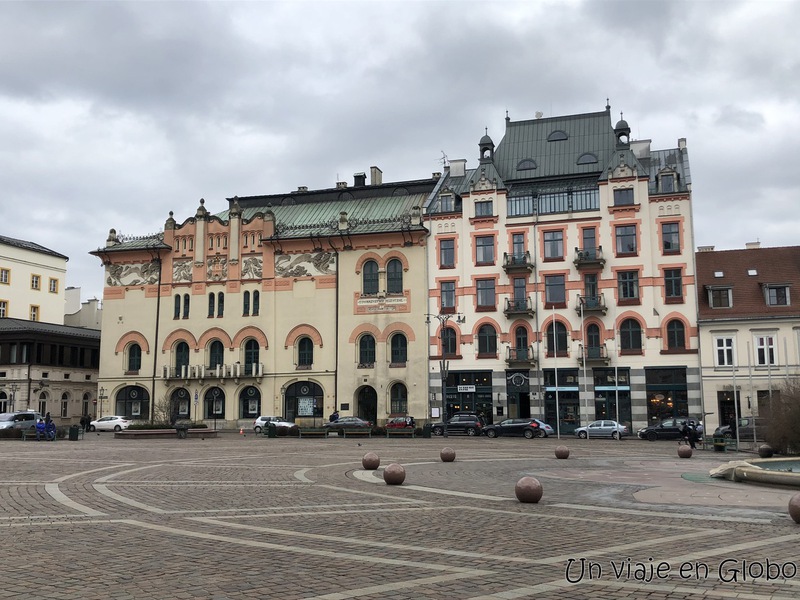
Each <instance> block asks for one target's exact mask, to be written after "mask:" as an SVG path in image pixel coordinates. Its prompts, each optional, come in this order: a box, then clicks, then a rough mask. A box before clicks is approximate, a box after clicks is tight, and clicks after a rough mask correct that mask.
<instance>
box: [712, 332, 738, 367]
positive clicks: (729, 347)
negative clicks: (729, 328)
mask: <svg viewBox="0 0 800 600" xmlns="http://www.w3.org/2000/svg"><path fill="white" fill-rule="evenodd" d="M735 346H736V344H735V339H734V337H732V336H722V335H720V336H714V366H715V367H733V366H734V364H735V360H736V354H735V349H736V347H735ZM720 359H722V360H720Z"/></svg>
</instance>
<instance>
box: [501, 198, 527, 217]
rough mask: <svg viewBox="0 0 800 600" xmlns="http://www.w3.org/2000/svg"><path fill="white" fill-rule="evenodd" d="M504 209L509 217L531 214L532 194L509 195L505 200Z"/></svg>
mask: <svg viewBox="0 0 800 600" xmlns="http://www.w3.org/2000/svg"><path fill="white" fill-rule="evenodd" d="M506 211H507V212H508V216H509V217H520V216H524V215H532V214H533V196H527V195H526V196H509V197H508V199H507V200H506Z"/></svg>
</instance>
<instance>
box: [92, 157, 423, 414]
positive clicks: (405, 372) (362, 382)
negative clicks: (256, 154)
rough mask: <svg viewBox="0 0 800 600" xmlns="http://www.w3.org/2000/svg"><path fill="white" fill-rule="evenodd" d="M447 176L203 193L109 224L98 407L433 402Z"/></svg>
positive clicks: (190, 410) (407, 409) (418, 410)
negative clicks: (187, 209)
mask: <svg viewBox="0 0 800 600" xmlns="http://www.w3.org/2000/svg"><path fill="white" fill-rule="evenodd" d="M438 183H439V179H438V177H436V176H434V177H432V178H430V179H426V180H421V181H411V182H400V183H387V184H384V183H383V182H382V174H381V171H380V169H378V168H377V167H373V168H372V170H371V173H370V183H369V184H367V182H366V175H364V174H357V175H356V176H355V181H354V185H352V186H348V185H347V184H345V183H344V182H339V183H337V186H336V187H335V188H332V189H328V190H317V191H308V190H307V189H305V188H299V189H298V190H297V191H296V192H293V193H286V194H279V195H272V196H255V197H247V198H233V199H230V200H229V207H228V210H225V211H221V212H220V213H219V214H217V215H212V214H211V213H209V212H208V210H207V209H206V207H205V203H204V202H203V201H202V200H201V202H200V206H199V207H198V209H197V211H196V212H195V214H194V215H193V216H191V217H189V218H186V219H184V220H183V221H182V222H178V221H176V220H175V219H174V218H173V217H172V215H170V218H169V219H168V220H167V222H166V224H165V227H164V232H163V234H157V235H152V236H143V237H141V238H127V239H123V238H120V237H119V236H117V235H116V233H115V232H114V231H113V230H112V231H111V234H110V236H109V238H108V241H107V243H106V246H105V247H104V248H100V249H98V250H96V251H94V252H92V254H94V255H96V256H97V257H99V258H100V259H101V260H102V261H103V263H104V264H105V266H106V281H105V290H104V298H103V313H102V314H103V317H102V318H103V327H102V330H103V345H102V356H101V363H100V385H101V386H102V388H103V391H104V393H103V394H102V395H103V396H105V398H104V399H103V404H102V413H103V414H112V413H115V414H121V415H127V416H129V417H133V418H139V419H145V418H150V417H151V416H154V415H156V416H157V415H158V414H159V413H161V412H163V409H164V408H165V407H166V410H167V411H168V412H169V413H170V416H171V418H173V419H175V418H177V419H191V420H194V421H205V422H206V423H208V424H209V425H212V424H213V426H216V427H232V426H233V427H237V428H238V427H245V428H248V427H250V426H251V425H252V421H253V420H254V419H255V418H256V417H257V416H258V415H269V414H273V415H281V416H285V417H287V418H289V419H291V420H294V421H296V422H298V423H299V424H301V425H314V424H316V425H320V424H321V422H322V421H323V420H326V419H327V416H328V415H329V414H330V413H332V412H333V411H334V410H338V411H339V413H340V415H341V416H345V415H357V416H360V417H362V418H365V419H367V420H370V421H373V422H377V423H382V422H385V421H386V420H387V419H388V418H389V417H390V415H410V416H415V417H418V418H419V417H423V418H424V416H425V415H426V414H427V413H428V395H427V389H426V381H427V364H428V362H427V354H426V353H427V337H426V330H425V323H424V319H425V317H424V314H425V312H426V294H427V284H426V273H425V244H426V240H427V231H426V230H425V228H424V227H423V225H422V221H421V207H422V206H423V204H424V203H425V202H426V201H427V200H428V199H429V196H430V194H431V193H432V192H433V190H434V188H435V186H436V185H437V184H438Z"/></svg>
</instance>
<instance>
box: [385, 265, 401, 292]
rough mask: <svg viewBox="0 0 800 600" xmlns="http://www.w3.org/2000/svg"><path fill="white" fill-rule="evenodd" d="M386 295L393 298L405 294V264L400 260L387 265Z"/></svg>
mask: <svg viewBox="0 0 800 600" xmlns="http://www.w3.org/2000/svg"><path fill="white" fill-rule="evenodd" d="M386 293H387V294H391V295H393V296H400V295H402V294H403V263H402V261H401V260H400V259H398V258H393V259H391V260H390V261H389V262H388V263H386Z"/></svg>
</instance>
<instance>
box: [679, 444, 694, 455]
mask: <svg viewBox="0 0 800 600" xmlns="http://www.w3.org/2000/svg"><path fill="white" fill-rule="evenodd" d="M678 456H679V457H681V458H692V447H691V446H678Z"/></svg>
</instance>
